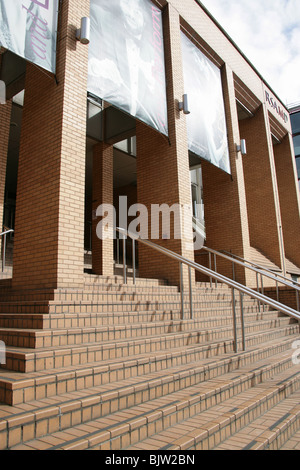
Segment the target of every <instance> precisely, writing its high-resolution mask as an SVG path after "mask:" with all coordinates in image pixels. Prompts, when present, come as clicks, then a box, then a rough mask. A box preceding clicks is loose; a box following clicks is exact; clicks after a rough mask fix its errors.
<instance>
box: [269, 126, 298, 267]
mask: <svg viewBox="0 0 300 470" xmlns="http://www.w3.org/2000/svg"><path fill="white" fill-rule="evenodd" d="M292 145H293V142H292V138H291V135H290V134H287V135H286V136H285V138H284V139H283V141H282V142H281V143H280V144H278V145H275V146H274V155H275V165H276V174H277V182H278V191H279V200H280V208H281V217H282V231H283V239H284V249H285V255H286V257H287V258H288V259H289V260H290V261H292V262H293V263H294V264H296V265H297V266H300V244H299V236H300V235H299V234H300V204H299V189H298V181H297V179H296V168H295V166H296V165H295V157H294V154H293V152H292V151H291V148H292V147H291V146H292ZM297 247H298V248H297Z"/></svg>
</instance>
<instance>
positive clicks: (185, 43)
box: [181, 33, 231, 174]
mask: <svg viewBox="0 0 300 470" xmlns="http://www.w3.org/2000/svg"><path fill="white" fill-rule="evenodd" d="M181 38H182V54H183V70H184V86H185V93H186V94H187V95H188V106H189V111H190V114H189V115H187V130H188V144H189V150H190V151H191V152H193V153H195V154H196V155H198V156H199V157H202V158H204V159H205V160H208V161H209V162H211V163H212V164H213V165H215V166H217V167H218V168H221V169H222V170H224V171H226V172H227V173H229V174H230V173H231V170H230V160H229V150H228V141H227V128H226V120H225V109H224V100H223V90H222V81H221V72H220V69H219V68H218V67H216V66H215V65H214V64H213V63H212V62H211V61H210V60H209V59H208V58H207V57H206V56H205V55H204V54H203V53H202V52H201V51H200V49H198V48H197V47H196V46H195V45H194V44H193V43H192V42H191V41H190V40H189V39H188V38H187V36H186V35H185V34H183V33H181Z"/></svg>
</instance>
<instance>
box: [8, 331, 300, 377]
mask: <svg viewBox="0 0 300 470" xmlns="http://www.w3.org/2000/svg"><path fill="white" fill-rule="evenodd" d="M297 332H299V325H298V324H292V325H286V326H283V327H278V328H273V329H271V330H266V331H257V332H255V333H254V334H253V335H250V336H249V335H248V336H247V337H246V342H247V344H248V345H252V344H258V342H262V341H265V340H266V339H265V338H267V337H270V338H274V339H275V338H277V337H281V336H285V335H289V334H297ZM238 333H239V332H238ZM232 337H233V332H232V328H231V327H227V328H226V327H225V328H222V329H212V330H207V331H203V332H202V331H197V330H192V331H189V332H182V333H170V334H163V335H160V336H156V335H154V336H144V337H141V338H139V337H138V338H130V339H124V340H119V339H118V340H115V341H103V342H94V343H89V342H87V343H84V344H79V345H71V346H69V345H66V346H59V347H58V346H52V347H47V348H41V349H39V350H35V349H29V348H21V347H20V348H14V347H12V346H8V347H7V348H6V364H5V365H2V366H1V367H2V368H4V369H9V370H14V371H18V372H33V371H39V370H43V369H49V368H51V369H52V368H57V367H66V366H69V365H80V364H86V363H87V362H97V361H103V360H107V359H115V358H120V357H128V356H132V355H134V354H143V353H147V352H157V351H162V350H170V349H172V348H179V347H188V346H194V345H201V344H203V345H207V347H208V348H209V347H212V345H214V347H215V348H216V347H219V348H221V349H224V347H225V345H227V347H228V345H231V344H232V341H233V339H232ZM239 337H240V333H239ZM216 344H218V346H216Z"/></svg>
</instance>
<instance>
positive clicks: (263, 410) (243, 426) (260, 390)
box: [127, 362, 300, 451]
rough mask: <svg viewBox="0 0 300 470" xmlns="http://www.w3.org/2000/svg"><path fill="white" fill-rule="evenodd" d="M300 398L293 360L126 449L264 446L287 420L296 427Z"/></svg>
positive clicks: (253, 448)
mask: <svg viewBox="0 0 300 470" xmlns="http://www.w3.org/2000/svg"><path fill="white" fill-rule="evenodd" d="M291 363H292V362H291ZM222 382H223V381H222V380H220V387H221V386H222ZM299 398H300V375H299V373H298V371H297V367H296V366H293V367H291V368H289V369H287V370H285V371H283V372H280V373H279V374H274V376H271V377H269V378H268V379H267V380H265V381H263V382H262V383H259V384H256V385H255V386H254V387H253V388H251V389H250V388H249V389H247V390H245V389H244V390H242V391H241V393H237V394H236V395H234V396H233V397H230V398H229V399H225V400H222V399H220V400H219V402H218V403H217V404H214V406H212V407H210V408H209V409H204V410H203V409H202V410H201V412H199V413H197V414H195V415H194V416H192V417H189V418H187V419H183V420H182V421H181V422H180V423H177V424H176V425H173V426H170V427H169V428H168V429H167V430H162V431H161V432H159V433H154V434H153V435H152V436H151V437H149V438H147V439H144V440H143V441H142V442H141V441H140V442H138V443H137V444H136V445H133V446H128V447H127V450H142V449H143V450H145V449H147V450H151V449H159V450H169V451H179V450H180V451H182V450H185V451H187V450H214V449H216V448H218V449H219V450H221V449H224V448H226V449H231V450H237V449H239V450H242V449H243V450H250V449H252V450H265V449H266V448H270V445H271V442H272V441H273V439H275V438H276V439H279V434H281V437H284V436H283V435H282V431H283V423H284V427H285V428H286V427H291V428H292V430H294V429H295V428H294V426H292V424H293V423H296V427H297V428H298V427H299V424H300V405H299ZM278 417H279V418H278ZM256 433H257V434H256ZM228 436H231V437H230V438H229V437H228ZM229 441H230V443H229ZM273 445H274V444H273ZM272 447H273V446H272Z"/></svg>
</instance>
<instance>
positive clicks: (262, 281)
mask: <svg viewBox="0 0 300 470" xmlns="http://www.w3.org/2000/svg"><path fill="white" fill-rule="evenodd" d="M260 282H261V293H262V295H264V280H263V275H262V274H261V275H260ZM264 311H265V304H263V312H264Z"/></svg>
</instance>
